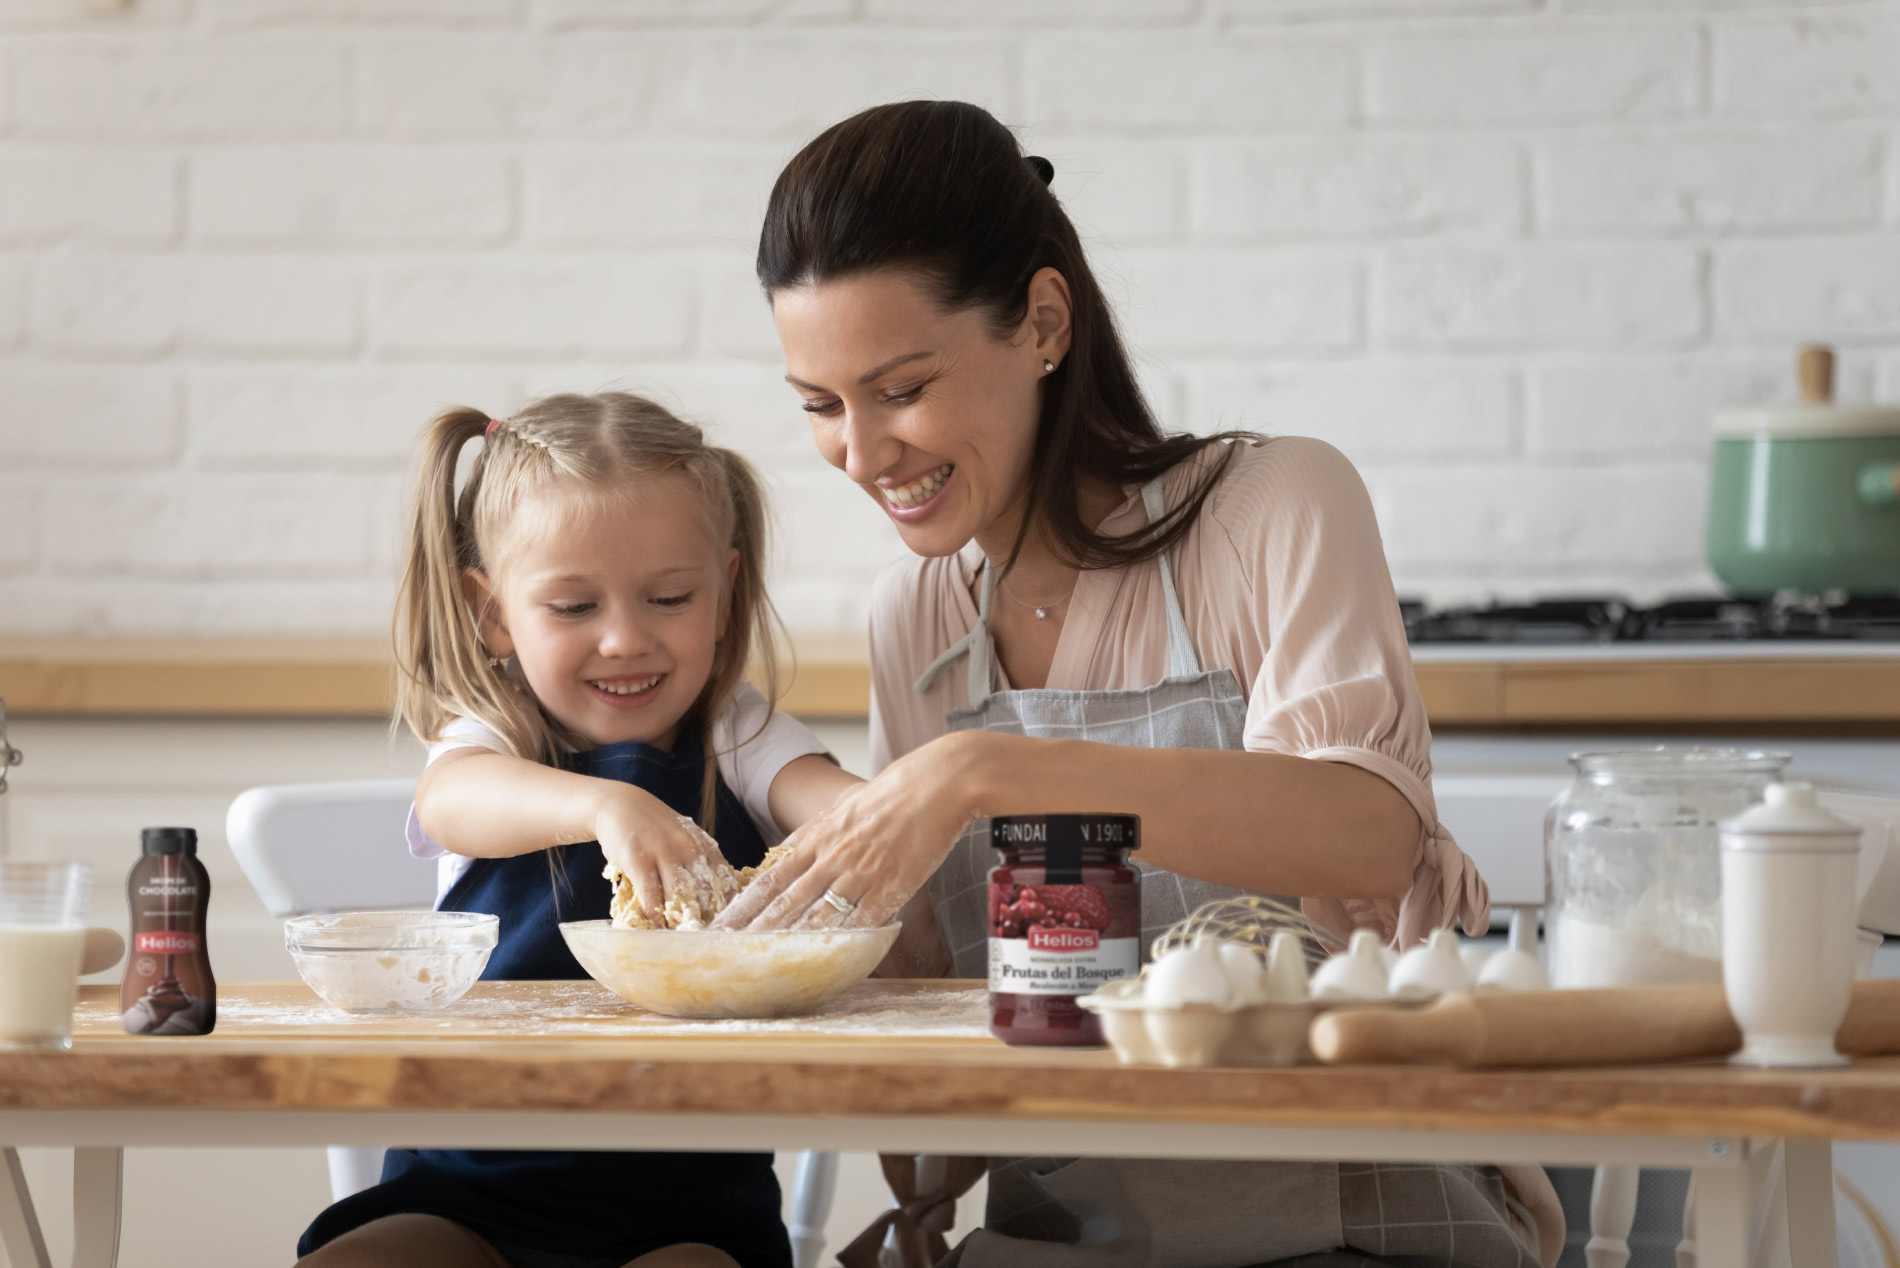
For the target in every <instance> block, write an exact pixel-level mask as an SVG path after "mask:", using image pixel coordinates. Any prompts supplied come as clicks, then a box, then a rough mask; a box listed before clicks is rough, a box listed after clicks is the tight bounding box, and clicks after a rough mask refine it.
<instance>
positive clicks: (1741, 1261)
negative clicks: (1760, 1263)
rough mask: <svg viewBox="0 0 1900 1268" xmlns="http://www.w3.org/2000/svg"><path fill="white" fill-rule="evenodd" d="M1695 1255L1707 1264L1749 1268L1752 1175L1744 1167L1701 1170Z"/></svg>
mask: <svg viewBox="0 0 1900 1268" xmlns="http://www.w3.org/2000/svg"><path fill="white" fill-rule="evenodd" d="M1690 1183H1691V1184H1693V1185H1694V1186H1695V1253H1696V1261H1697V1262H1698V1263H1704V1264H1735V1265H1738V1266H1740V1265H1745V1264H1747V1263H1748V1262H1749V1258H1748V1220H1749V1214H1750V1212H1749V1205H1748V1172H1747V1170H1746V1169H1745V1168H1742V1167H1733V1166H1731V1167H1697V1168H1695V1170H1694V1172H1693V1173H1692V1175H1691V1179H1690Z"/></svg>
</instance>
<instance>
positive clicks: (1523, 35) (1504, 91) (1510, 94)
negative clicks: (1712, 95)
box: [1367, 26, 1701, 128]
mask: <svg viewBox="0 0 1900 1268" xmlns="http://www.w3.org/2000/svg"><path fill="white" fill-rule="evenodd" d="M1370 58H1371V63H1370V69H1369V70H1368V72H1367V73H1368V90H1369V91H1368V100H1369V103H1370V110H1371V115H1372V118H1373V119H1375V120H1377V121H1379V122H1382V123H1396V124H1399V125H1401V126H1412V125H1416V124H1421V123H1475V124H1503V125H1508V126H1510V127H1514V128H1516V127H1523V126H1525V125H1526V124H1536V123H1555V124H1575V123H1620V122H1626V121H1646V120H1657V119H1675V118H1681V117H1683V116H1686V115H1688V114H1689V113H1690V112H1691V111H1692V110H1694V108H1695V106H1696V104H1697V96H1698V93H1699V91H1700V88H1699V66H1700V63H1701V46H1700V42H1699V41H1698V39H1697V35H1696V32H1695V30H1694V29H1693V28H1691V27H1687V26H1683V27H1662V28H1632V29H1628V30H1601V29H1598V28H1596V27H1595V26H1590V27H1571V28H1568V29H1563V30H1555V31H1523V32H1514V33H1510V34H1502V33H1500V34H1488V33H1473V34H1468V35H1423V36H1421V35H1411V36H1407V37H1405V38H1395V39H1393V40H1391V41H1389V42H1386V43H1382V44H1380V45H1378V46H1376V47H1374V48H1373V49H1372V50H1371V53H1370Z"/></svg>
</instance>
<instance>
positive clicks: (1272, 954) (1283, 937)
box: [1264, 929, 1308, 1004]
mask: <svg viewBox="0 0 1900 1268" xmlns="http://www.w3.org/2000/svg"><path fill="white" fill-rule="evenodd" d="M1264 985H1265V987H1266V990H1265V995H1266V998H1267V999H1268V1001H1270V1002H1272V1003H1275V1004H1299V1003H1304V1002H1305V1000H1306V996H1307V990H1308V981H1307V977H1306V946H1305V943H1304V941H1303V940H1302V939H1301V937H1300V935H1299V934H1297V933H1294V932H1293V931H1292V930H1291V929H1282V930H1280V931H1279V932H1277V933H1275V934H1274V935H1273V942H1272V943H1271V944H1270V945H1269V946H1268V947H1267V976H1266V981H1265V983H1264Z"/></svg>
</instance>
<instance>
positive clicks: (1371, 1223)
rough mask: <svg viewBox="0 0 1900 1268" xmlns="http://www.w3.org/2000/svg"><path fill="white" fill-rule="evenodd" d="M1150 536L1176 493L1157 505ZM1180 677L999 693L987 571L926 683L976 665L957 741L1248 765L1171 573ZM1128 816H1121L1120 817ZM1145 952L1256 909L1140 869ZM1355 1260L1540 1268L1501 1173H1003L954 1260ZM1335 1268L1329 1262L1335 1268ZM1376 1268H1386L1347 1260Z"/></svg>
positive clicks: (960, 858)
mask: <svg viewBox="0 0 1900 1268" xmlns="http://www.w3.org/2000/svg"><path fill="white" fill-rule="evenodd" d="M1142 502H1143V504H1144V506H1145V507H1146V509H1147V512H1148V518H1149V520H1150V522H1153V521H1155V520H1158V519H1159V518H1160V517H1161V515H1162V514H1163V512H1164V509H1165V503H1164V501H1163V497H1162V491H1161V481H1160V480H1155V481H1153V482H1151V483H1149V484H1148V485H1146V486H1145V487H1144V488H1143V489H1142ZM1156 562H1157V563H1158V564H1159V565H1160V568H1161V589H1162V594H1163V596H1164V598H1165V601H1166V604H1167V621H1168V676H1167V677H1166V678H1164V679H1162V680H1161V681H1160V682H1158V683H1156V684H1155V685H1154V686H1152V687H1148V688H1146V689H1142V690H1131V691H1051V690H1047V689H1044V690H1034V691H996V690H994V688H995V685H996V680H995V655H996V652H995V645H994V643H993V642H992V641H991V639H990V634H989V610H990V597H991V593H992V591H993V589H994V581H993V578H992V575H991V572H990V569H989V567H988V566H987V565H985V567H984V570H983V587H982V597H981V599H980V601H979V604H978V609H977V621H976V626H975V628H973V629H972V630H971V631H970V633H969V634H968V635H966V636H965V637H964V638H962V639H961V640H959V641H958V642H957V643H956V644H954V645H953V646H952V647H951V648H950V649H949V650H948V651H946V652H945V653H944V654H943V655H942V656H940V657H938V658H937V660H936V662H935V663H934V664H932V665H931V666H930V668H929V669H927V670H925V671H924V674H923V676H922V677H921V678H919V679H918V681H917V690H919V691H926V690H928V689H929V688H930V685H931V684H932V683H933V682H934V681H935V680H936V678H937V675H938V674H940V673H942V672H943V671H944V670H945V669H946V668H947V667H948V666H949V665H950V664H951V663H953V662H954V661H955V660H957V659H958V658H959V657H966V656H967V658H968V668H969V684H970V704H969V707H968V708H967V709H958V710H956V711H955V712H953V713H951V714H950V716H949V719H948V722H949V726H950V729H951V730H953V731H964V730H972V729H982V730H986V731H1000V732H1004V733H1007V734H1011V735H1030V736H1038V737H1047V738H1052V739H1068V740H1091V741H1094V742H1095V743H1098V744H1119V745H1124V746H1131V747H1135V748H1198V749H1229V750H1231V749H1239V748H1241V747H1243V746H1242V743H1241V735H1242V730H1243V728H1244V725H1245V722H1246V716H1247V698H1246V696H1245V695H1244V694H1243V693H1242V692H1241V690H1240V684H1239V682H1238V681H1236V680H1235V678H1234V675H1233V672H1232V671H1231V670H1227V669H1216V670H1213V671H1212V672H1204V671H1203V670H1202V669H1201V665H1200V658H1199V656H1198V655H1197V654H1196V652H1195V650H1194V644H1193V641H1192V640H1191V639H1190V638H1189V637H1188V630H1187V621H1186V619H1185V618H1184V617H1183V616H1182V614H1181V601H1180V597H1179V595H1178V594H1177V593H1176V591H1175V587H1174V570H1173V568H1172V567H1171V565H1170V564H1169V561H1168V558H1167V556H1166V555H1165V554H1164V555H1160V556H1158V557H1157V559H1156ZM1114 808H1115V807H1112V806H1104V807H1103V809H1104V810H1111V809H1114ZM995 862H996V856H995V854H994V852H993V851H992V850H991V849H990V844H989V829H988V824H987V822H978V823H977V824H974V825H972V827H971V828H970V829H969V830H968V831H966V832H965V833H964V834H963V837H962V839H960V840H959V841H958V842H957V845H956V848H955V849H954V850H952V851H951V854H950V857H949V858H948V859H946V860H945V861H944V863H943V865H942V866H941V867H939V868H938V869H937V871H936V874H935V875H933V876H932V877H931V879H930V899H931V905H932V907H933V908H934V909H935V911H936V916H937V923H938V925H939V926H940V927H941V928H942V930H943V936H944V940H945V942H946V943H947V944H948V946H949V950H950V953H951V955H952V956H953V958H954V959H955V962H956V973H957V975H958V976H959V977H983V976H986V975H987V973H988V971H989V953H988V938H989V930H988V918H989V907H988V898H987V895H988V885H989V871H990V868H991V867H992V866H994V865H995ZM1135 866H1136V867H1137V868H1138V869H1139V870H1140V872H1141V942H1142V946H1143V948H1144V949H1145V948H1146V947H1147V946H1148V944H1149V943H1150V942H1152V940H1153V939H1154V937H1155V936H1156V935H1157V934H1160V933H1162V932H1163V931H1165V930H1166V929H1167V928H1168V926H1170V925H1172V924H1174V923H1175V922H1176V921H1178V920H1180V919H1182V918H1183V917H1185V916H1186V915H1188V914H1189V913H1190V912H1192V911H1193V910H1194V909H1195V908H1196V907H1198V906H1200V905H1201V904H1202V903H1204V902H1207V901H1208V900H1209V899H1213V898H1222V897H1226V896H1229V895H1232V894H1235V893H1238V892H1239V891H1237V890H1233V889H1228V888H1226V887H1224V886H1220V885H1211V884H1208V883H1207V882H1206V881H1198V880H1193V879H1190V878H1188V877H1185V876H1176V875H1175V874H1173V873H1171V872H1165V871H1162V870H1160V869H1159V868H1153V867H1148V866H1147V865H1145V864H1142V863H1140V862H1139V861H1136V863H1135ZM1340 1247H1350V1248H1352V1249H1354V1250H1357V1251H1360V1252H1364V1253H1366V1254H1370V1255H1377V1256H1384V1257H1385V1258H1386V1260H1388V1261H1390V1262H1393V1263H1397V1264H1412V1263H1419V1264H1425V1263H1430V1264H1432V1265H1435V1266H1444V1268H1536V1264H1537V1258H1536V1255H1535V1253H1534V1251H1533V1250H1530V1249H1527V1248H1525V1247H1524V1246H1522V1245H1521V1244H1520V1243H1519V1242H1518V1239H1517V1237H1516V1236H1515V1235H1514V1234H1513V1233H1512V1231H1511V1227H1510V1223H1509V1220H1508V1218H1507V1199H1506V1196H1505V1191H1504V1182H1503V1179H1502V1177H1501V1176H1500V1175H1499V1174H1498V1172H1497V1171H1496V1169H1495V1168H1489V1167H1468V1166H1441V1165H1432V1164H1419V1165H1412V1164H1389V1163H1333V1162H1226V1161H1221V1162H1200V1161H1172V1160H1163V1159H1141V1158H1083V1159H1073V1158H1040V1157H1033V1158H993V1159H991V1160H990V1188H989V1205H988V1208H987V1210H986V1212H985V1215H984V1227H983V1228H981V1229H979V1230H978V1231H976V1232H975V1233H972V1234H971V1235H970V1236H969V1237H968V1238H966V1239H965V1240H964V1241H963V1242H962V1243H960V1244H959V1245H958V1246H957V1247H956V1248H955V1250H953V1251H952V1252H951V1255H950V1257H949V1258H948V1259H947V1260H945V1261H944V1262H945V1266H946V1268H948V1266H949V1265H956V1266H957V1268H1249V1266H1251V1265H1260V1264H1266V1263H1270V1262H1272V1261H1276V1260H1284V1259H1293V1258H1295V1257H1298V1256H1305V1255H1313V1254H1318V1253H1320V1252H1325V1251H1331V1250H1335V1249H1338V1248H1340ZM1322 1262H1325V1261H1322ZM1340 1262H1370V1263H1378V1262H1381V1261H1379V1260H1366V1261H1358V1260H1342V1261H1340Z"/></svg>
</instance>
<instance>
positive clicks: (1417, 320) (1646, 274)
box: [1380, 245, 1703, 348]
mask: <svg viewBox="0 0 1900 1268" xmlns="http://www.w3.org/2000/svg"><path fill="white" fill-rule="evenodd" d="M1701 274H1702V269H1701V262H1700V260H1699V258H1698V255H1697V253H1696V252H1695V251H1694V250H1692V249H1689V248H1687V247H1662V246H1657V247H1641V246H1613V247H1597V246H1588V247H1585V246H1576V247H1570V246H1544V245H1538V246H1504V245H1497V246H1483V247H1464V246H1455V247H1453V246H1447V247H1423V246H1421V247H1408V248H1403V249H1398V250H1394V251H1392V252H1390V253H1389V254H1388V255H1387V257H1386V259H1385V261H1384V265H1383V268H1382V269H1381V270H1380V284H1381V296H1380V300H1381V303H1380V308H1381V310H1382V312H1383V314H1384V320H1385V325H1384V330H1383V332H1382V334H1383V337H1384V339H1385V340H1386V341H1387V342H1388V343H1389V344H1390V345H1391V346H1393V347H1400V348H1535V347H1539V346H1558V347H1562V346H1570V347H1583V348H1625V347H1629V348H1640V347H1646V346H1656V345H1675V344H1681V343H1686V342H1688V341H1689V340H1691V339H1693V338H1695V337H1696V336H1697V335H1698V334H1699V333H1700V332H1701V330H1702V326H1703V318H1702V298H1701V290H1700V279H1701Z"/></svg>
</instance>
